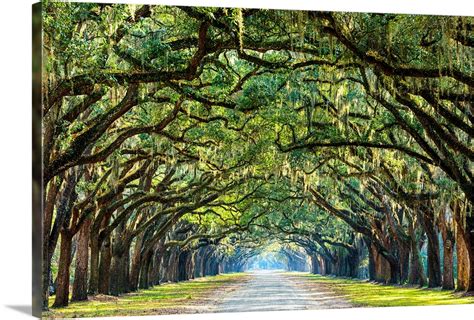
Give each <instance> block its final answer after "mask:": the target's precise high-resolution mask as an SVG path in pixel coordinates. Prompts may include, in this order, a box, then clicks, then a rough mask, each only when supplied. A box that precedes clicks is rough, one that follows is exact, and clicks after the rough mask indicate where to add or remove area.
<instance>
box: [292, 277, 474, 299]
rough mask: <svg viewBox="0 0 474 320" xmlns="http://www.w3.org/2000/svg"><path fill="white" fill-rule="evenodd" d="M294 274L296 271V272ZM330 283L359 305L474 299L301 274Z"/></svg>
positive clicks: (331, 287)
mask: <svg viewBox="0 0 474 320" xmlns="http://www.w3.org/2000/svg"><path fill="white" fill-rule="evenodd" d="M293 275H296V274H295V273H293ZM299 276H301V277H304V278H306V279H308V280H310V281H314V282H315V283H320V284H324V285H327V286H328V288H329V289H332V290H333V291H335V292H336V293H337V294H341V295H343V296H345V297H346V298H347V299H348V300H350V301H351V302H352V303H353V304H354V305H356V306H359V307H399V306H434V305H453V304H470V303H474V297H461V296H460V295H459V294H457V293H453V292H452V291H445V290H439V289H427V288H414V287H403V286H391V285H383V284H375V283H371V282H367V281H363V280H352V279H341V278H333V277H325V276H320V275H314V274H299Z"/></svg>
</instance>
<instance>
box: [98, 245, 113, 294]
mask: <svg viewBox="0 0 474 320" xmlns="http://www.w3.org/2000/svg"><path fill="white" fill-rule="evenodd" d="M111 260H112V252H111V248H110V237H107V239H106V240H105V241H104V244H103V245H102V248H101V250H100V264H99V293H102V294H109V287H110V263H111Z"/></svg>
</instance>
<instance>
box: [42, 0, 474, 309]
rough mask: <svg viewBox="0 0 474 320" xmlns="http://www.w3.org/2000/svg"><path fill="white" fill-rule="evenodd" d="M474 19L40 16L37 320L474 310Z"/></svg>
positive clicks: (98, 10)
mask: <svg viewBox="0 0 474 320" xmlns="http://www.w3.org/2000/svg"><path fill="white" fill-rule="evenodd" d="M197 4H198V3H197ZM473 27H474V20H473V18H472V17H461V16H458V17H456V16H428V15H408V14H380V13H353V12H322V11H295V10H271V9H257V8H219V7H198V6H195V7H191V6H170V5H149V4H143V5H137V4H105V3H91V2H88V3H79V2H58V1H51V0H48V1H43V2H42V3H41V4H37V5H35V7H34V19H33V31H34V39H33V42H34V43H33V59H34V61H33V62H34V63H33V68H34V70H33V90H34V91H33V100H34V107H33V114H34V116H33V122H34V123H33V128H34V130H33V140H34V141H33V143H34V146H33V147H34V156H33V157H34V158H33V176H34V177H33V178H34V184H33V205H34V210H33V221H34V223H33V228H35V230H34V238H33V246H34V259H33V261H34V266H33V276H34V286H33V287H34V292H33V298H34V308H35V310H36V315H37V316H43V317H46V318H61V317H101V316H134V315H162V314H185V313H212V312H245V311H279V310H313V309H330V308H351V307H384V306H424V305H440V304H469V303H474V298H473V297H472V295H473V294H472V293H473V292H474V214H473V206H474V166H473V160H474V148H473V143H472V141H473V140H472V139H473V137H474V129H473V128H474V126H473V121H474V119H473V112H474V109H473V87H474V74H473V71H474V69H473V59H472V58H473V53H474V33H473Z"/></svg>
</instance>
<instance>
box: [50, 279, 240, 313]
mask: <svg viewBox="0 0 474 320" xmlns="http://www.w3.org/2000/svg"><path fill="white" fill-rule="evenodd" d="M245 276H246V274H245V273H232V274H222V275H217V276H212V277H211V276H209V277H204V278H198V279H194V280H190V281H183V282H178V283H165V284H162V285H159V286H156V287H154V288H152V289H148V290H140V291H138V292H134V293H129V294H124V295H122V296H120V297H112V296H104V295H98V296H95V297H89V300H88V301H82V302H71V303H70V304H69V306H67V307H65V308H50V311H48V312H43V317H44V318H78V317H106V316H139V315H154V314H171V313H186V309H188V313H194V312H197V311H196V310H197V307H199V305H206V304H207V303H208V302H209V303H210V304H211V305H212V301H211V300H212V297H211V296H212V293H214V292H215V291H217V290H222V289H223V288H225V286H226V285H229V284H232V283H236V282H240V281H243V280H244V278H245ZM53 302H54V297H51V298H50V306H51V305H52V304H53ZM193 307H195V309H193ZM193 310H194V311H193Z"/></svg>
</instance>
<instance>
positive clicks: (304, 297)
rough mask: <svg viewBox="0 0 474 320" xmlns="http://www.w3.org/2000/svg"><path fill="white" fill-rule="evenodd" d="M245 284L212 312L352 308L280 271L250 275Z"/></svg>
mask: <svg viewBox="0 0 474 320" xmlns="http://www.w3.org/2000/svg"><path fill="white" fill-rule="evenodd" d="M249 275H250V279H249V280H248V281H246V282H245V284H242V285H237V286H238V287H237V288H235V290H232V291H231V292H229V293H227V294H225V295H224V296H222V297H221V298H220V299H219V301H218V303H217V305H216V307H215V310H213V311H214V312H244V311H282V310H315V309H331V308H349V307H351V306H352V305H351V304H350V303H349V302H348V301H347V300H345V299H344V297H340V296H337V295H336V294H335V293H334V292H331V291H330V290H329V289H328V288H326V287H320V288H318V287H314V286H308V285H307V282H306V281H307V280H304V279H303V278H300V277H297V276H292V275H291V274H288V273H285V272H281V271H256V272H251V273H250V274H249Z"/></svg>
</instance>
